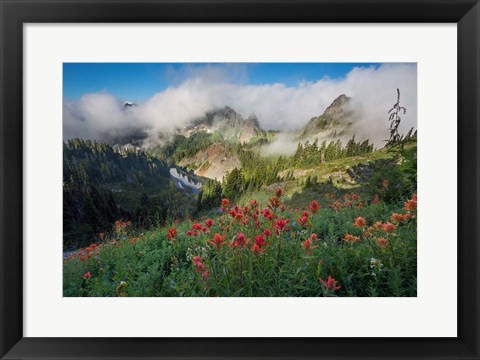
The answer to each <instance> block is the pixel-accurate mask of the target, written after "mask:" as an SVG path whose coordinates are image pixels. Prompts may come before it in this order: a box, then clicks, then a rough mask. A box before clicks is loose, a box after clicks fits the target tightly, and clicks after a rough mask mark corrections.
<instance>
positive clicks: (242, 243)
mask: <svg viewBox="0 0 480 360" xmlns="http://www.w3.org/2000/svg"><path fill="white" fill-rule="evenodd" d="M248 242H249V240H247V239H246V237H245V234H243V233H240V234H238V235H237V236H236V237H235V240H234V241H233V243H232V246H233V247H234V248H239V247H240V248H242V249H245V247H246V246H247V245H248Z"/></svg>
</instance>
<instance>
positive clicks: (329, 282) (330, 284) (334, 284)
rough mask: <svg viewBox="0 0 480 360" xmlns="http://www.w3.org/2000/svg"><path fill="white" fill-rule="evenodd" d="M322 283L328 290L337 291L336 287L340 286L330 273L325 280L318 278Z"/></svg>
mask: <svg viewBox="0 0 480 360" xmlns="http://www.w3.org/2000/svg"><path fill="white" fill-rule="evenodd" d="M319 280H320V282H321V283H322V285H323V286H324V287H325V289H326V290H328V291H337V290H338V289H340V288H341V286H337V281H336V280H335V279H334V278H332V277H331V276H330V275H328V279H327V281H325V280H323V279H319Z"/></svg>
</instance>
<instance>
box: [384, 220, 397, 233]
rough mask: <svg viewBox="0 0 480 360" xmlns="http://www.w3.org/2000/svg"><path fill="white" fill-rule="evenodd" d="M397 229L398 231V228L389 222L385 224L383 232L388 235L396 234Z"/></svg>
mask: <svg viewBox="0 0 480 360" xmlns="http://www.w3.org/2000/svg"><path fill="white" fill-rule="evenodd" d="M395 229H396V227H395V225H393V224H392V223H389V222H387V223H385V224H383V231H385V232H386V233H391V232H394V231H395Z"/></svg>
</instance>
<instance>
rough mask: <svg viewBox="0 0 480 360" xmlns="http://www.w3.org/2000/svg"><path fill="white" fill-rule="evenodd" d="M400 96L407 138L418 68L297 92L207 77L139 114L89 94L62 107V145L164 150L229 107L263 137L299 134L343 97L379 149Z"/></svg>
mask: <svg viewBox="0 0 480 360" xmlns="http://www.w3.org/2000/svg"><path fill="white" fill-rule="evenodd" d="M397 88H399V89H400V91H401V105H402V106H404V107H406V108H407V113H406V115H404V116H403V118H402V126H401V130H402V131H407V130H408V129H410V128H411V127H415V128H416V127H417V67H416V64H383V65H382V66H380V67H377V68H375V67H369V68H355V69H353V70H352V71H351V72H350V73H349V74H348V75H347V76H346V77H345V78H342V79H320V80H318V81H316V82H301V83H299V84H298V85H297V86H285V85H283V84H264V85H239V84H235V83H231V82H229V81H228V79H222V78H219V77H218V76H215V77H212V76H210V73H209V72H205V73H202V72H196V73H195V74H194V75H193V76H192V77H191V78H189V79H187V80H185V81H183V82H182V83H180V84H178V85H176V86H171V87H169V88H167V89H166V90H164V91H162V92H159V93H157V94H155V95H154V96H152V97H151V98H150V99H148V100H147V101H145V102H144V103H141V104H138V105H137V106H131V107H124V100H129V99H118V98H115V97H114V96H112V95H111V94H109V93H107V92H102V93H95V94H86V95H84V96H82V97H81V98H80V99H79V100H77V101H70V100H67V99H65V100H64V103H63V137H64V139H70V138H74V137H80V138H85V139H92V140H100V141H105V142H108V143H112V142H115V141H116V139H119V138H128V137H131V136H132V135H133V136H137V137H139V138H143V139H144V145H147V146H152V145H155V144H157V143H159V141H160V140H159V136H158V134H159V133H162V134H166V135H168V134H171V133H172V132H173V131H174V130H175V129H176V128H178V127H183V126H185V125H186V124H188V123H189V122H190V121H191V120H192V119H194V118H195V117H197V116H200V115H202V114H203V113H204V112H205V111H208V110H211V109H212V108H216V107H223V106H225V105H228V106H230V107H232V108H233V109H234V110H235V111H237V112H238V113H240V114H242V115H243V116H244V117H247V116H248V115H250V114H252V113H254V114H256V115H257V117H258V120H259V122H260V125H261V127H262V128H263V129H266V130H268V129H272V130H288V131H291V130H295V129H298V128H301V127H303V126H304V125H305V123H306V122H307V121H308V120H309V119H311V118H312V117H314V116H318V115H321V114H322V113H323V112H324V110H325V108H326V107H327V106H328V105H330V104H331V102H332V101H333V100H334V99H335V98H336V97H337V96H338V95H340V94H347V95H348V96H350V97H351V98H352V100H353V101H354V102H353V106H355V107H356V109H357V112H358V113H359V114H360V116H358V120H357V121H356V123H355V126H354V128H355V132H356V133H357V136H358V138H359V139H360V138H364V139H366V138H369V139H370V140H371V141H373V142H374V143H375V144H376V145H377V146H380V145H381V144H382V142H383V140H385V139H386V138H388V130H387V129H388V126H389V123H388V115H387V112H388V110H389V109H390V108H391V107H392V105H393V104H394V103H395V102H396V96H397V93H396V89H397Z"/></svg>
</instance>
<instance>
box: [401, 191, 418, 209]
mask: <svg viewBox="0 0 480 360" xmlns="http://www.w3.org/2000/svg"><path fill="white" fill-rule="evenodd" d="M403 210H406V211H417V194H414V195H413V197H412V199H411V200H408V201H406V202H405V203H404V204H403Z"/></svg>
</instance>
